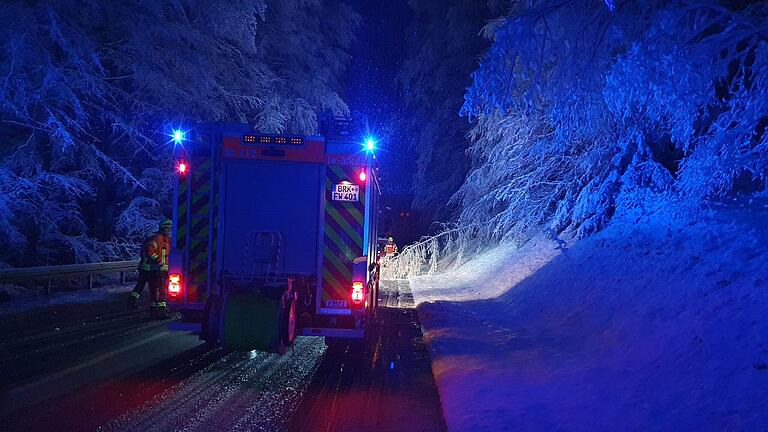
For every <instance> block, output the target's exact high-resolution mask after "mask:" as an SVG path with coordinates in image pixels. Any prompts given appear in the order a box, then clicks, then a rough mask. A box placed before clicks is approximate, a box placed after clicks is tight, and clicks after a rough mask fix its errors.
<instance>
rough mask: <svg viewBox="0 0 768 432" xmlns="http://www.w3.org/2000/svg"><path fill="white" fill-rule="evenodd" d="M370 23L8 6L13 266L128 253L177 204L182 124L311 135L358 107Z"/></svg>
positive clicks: (137, 6) (302, 10) (148, 5)
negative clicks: (349, 80) (177, 139)
mask: <svg viewBox="0 0 768 432" xmlns="http://www.w3.org/2000/svg"><path fill="white" fill-rule="evenodd" d="M358 22H359V17H358V16H357V15H356V14H355V13H354V12H353V11H352V10H351V9H350V8H349V7H347V6H346V5H344V4H339V3H338V2H331V1H324V0H280V1H278V0H234V1H223V0H220V1H208V0H206V1H202V0H158V1H139V0H129V1H124V2H82V1H76V0H56V1H53V0H51V1H36V2H31V1H10V2H6V3H5V4H4V6H3V8H0V53H1V55H0V137H2V142H0V157H1V158H2V163H0V192H2V195H0V243H2V244H8V245H9V246H11V247H9V248H4V250H3V251H2V252H0V261H6V262H10V263H20V264H27V265H28V264H34V263H40V262H43V261H45V260H46V259H47V258H46V257H49V258H50V260H51V261H52V262H63V261H88V260H96V259H99V258H102V257H105V256H108V255H114V254H117V253H121V252H120V251H122V250H124V247H123V246H125V245H127V244H129V243H126V241H128V240H135V239H136V236H140V235H141V234H142V233H141V232H140V231H142V229H140V228H137V227H142V226H143V225H147V224H149V223H150V222H151V221H152V220H155V219H156V218H159V217H161V216H162V215H163V214H167V206H168V202H167V191H166V192H164V190H165V189H164V188H166V187H167V181H168V179H167V178H165V179H164V178H163V173H166V174H165V175H166V176H167V175H169V173H170V172H171V170H170V169H168V168H169V164H170V148H169V146H168V145H167V144H168V143H167V141H168V139H167V135H166V134H167V128H168V125H169V124H172V125H179V124H181V122H182V121H184V122H196V121H210V120H227V121H242V122H249V123H252V124H254V125H256V126H257V127H259V128H261V129H263V130H265V131H270V132H277V131H294V132H311V131H313V130H314V128H315V113H316V112H317V111H332V112H334V113H337V114H343V113H345V112H346V111H347V107H346V105H345V104H344V102H343V101H342V99H341V98H340V97H339V93H338V91H339V88H338V87H339V83H338V77H339V76H340V75H341V73H342V72H343V69H344V66H345V64H346V63H347V61H348V55H347V53H346V51H347V49H348V47H349V44H350V41H351V38H352V36H353V29H354V27H355V26H356V25H357V23H358ZM116 224H117V225H116ZM113 236H115V237H113Z"/></svg>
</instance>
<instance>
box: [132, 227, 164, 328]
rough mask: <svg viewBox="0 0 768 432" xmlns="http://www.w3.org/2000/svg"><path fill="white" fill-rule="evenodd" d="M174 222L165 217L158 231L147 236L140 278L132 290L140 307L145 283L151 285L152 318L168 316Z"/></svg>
mask: <svg viewBox="0 0 768 432" xmlns="http://www.w3.org/2000/svg"><path fill="white" fill-rule="evenodd" d="M172 224H173V223H172V222H171V221H170V220H169V219H165V220H164V221H162V222H160V224H159V225H158V229H157V232H156V233H154V234H152V235H151V236H149V237H147V238H146V239H145V240H144V242H143V243H142V245H141V257H140V260H139V267H138V270H139V280H138V281H137V282H136V287H135V288H134V289H133V291H131V300H132V303H133V306H134V307H138V304H139V298H140V297H141V291H142V290H143V289H144V285H149V296H150V303H149V306H150V309H149V313H150V316H151V317H152V318H167V316H168V313H167V309H166V307H167V306H166V303H165V285H166V283H167V281H168V256H169V255H170V253H171V226H172Z"/></svg>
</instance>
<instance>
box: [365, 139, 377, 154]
mask: <svg viewBox="0 0 768 432" xmlns="http://www.w3.org/2000/svg"><path fill="white" fill-rule="evenodd" d="M365 149H366V150H368V151H369V152H372V151H373V150H375V149H376V141H374V140H373V138H367V139H366V140H365Z"/></svg>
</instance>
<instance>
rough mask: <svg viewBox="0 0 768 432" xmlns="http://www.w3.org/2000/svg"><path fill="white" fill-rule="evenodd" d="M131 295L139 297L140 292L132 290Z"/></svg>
mask: <svg viewBox="0 0 768 432" xmlns="http://www.w3.org/2000/svg"><path fill="white" fill-rule="evenodd" d="M131 297H133V298H139V293H137V292H136V291H131Z"/></svg>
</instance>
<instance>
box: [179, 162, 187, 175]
mask: <svg viewBox="0 0 768 432" xmlns="http://www.w3.org/2000/svg"><path fill="white" fill-rule="evenodd" d="M186 172H187V164H186V163H184V162H179V173H180V174H186Z"/></svg>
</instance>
